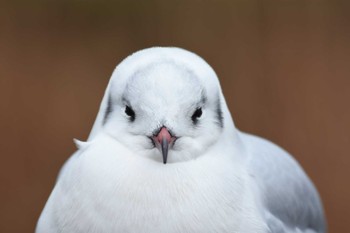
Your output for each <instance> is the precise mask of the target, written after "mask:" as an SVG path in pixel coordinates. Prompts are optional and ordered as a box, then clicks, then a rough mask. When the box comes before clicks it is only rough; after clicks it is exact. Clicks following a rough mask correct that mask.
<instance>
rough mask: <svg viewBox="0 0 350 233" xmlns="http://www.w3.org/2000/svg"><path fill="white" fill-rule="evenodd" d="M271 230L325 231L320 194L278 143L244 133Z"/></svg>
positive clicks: (251, 165)
mask: <svg viewBox="0 0 350 233" xmlns="http://www.w3.org/2000/svg"><path fill="white" fill-rule="evenodd" d="M241 136H242V137H243V140H242V141H243V142H244V143H245V147H246V150H247V153H248V154H249V156H250V157H249V161H248V163H249V164H248V165H249V169H250V175H251V176H252V177H253V178H254V180H255V182H256V185H257V187H258V190H259V192H260V196H261V198H262V202H263V205H264V206H263V207H264V210H263V212H264V215H265V216H264V217H265V220H266V222H267V224H268V226H269V228H270V232H271V233H279V232H286V233H289V232H290V233H292V232H295V233H297V232H300V233H325V232H326V223H325V218H324V214H323V208H322V204H321V201H320V198H319V195H318V193H317V191H316V189H315V187H314V185H313V184H312V182H311V181H310V179H309V178H308V177H307V175H306V174H305V172H304V171H303V170H302V168H301V167H300V165H299V164H298V163H297V162H296V161H295V160H294V159H293V158H292V157H291V156H290V155H289V154H288V153H287V152H286V151H284V150H283V149H281V148H280V147H278V146H276V145H275V144H273V143H271V142H269V141H267V140H265V139H262V138H259V137H256V136H252V135H249V134H244V133H242V134H241Z"/></svg>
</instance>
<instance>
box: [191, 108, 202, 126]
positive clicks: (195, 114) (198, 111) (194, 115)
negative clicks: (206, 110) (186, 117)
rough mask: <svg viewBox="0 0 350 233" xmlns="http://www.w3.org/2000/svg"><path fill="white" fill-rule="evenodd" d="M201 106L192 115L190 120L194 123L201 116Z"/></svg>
mask: <svg viewBox="0 0 350 233" xmlns="http://www.w3.org/2000/svg"><path fill="white" fill-rule="evenodd" d="M202 113H203V112H202V108H198V109H197V110H196V111H195V112H194V113H193V115H192V121H193V123H194V124H196V123H197V121H198V119H199V118H200V117H201V116H202Z"/></svg>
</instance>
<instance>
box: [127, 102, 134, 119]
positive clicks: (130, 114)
mask: <svg viewBox="0 0 350 233" xmlns="http://www.w3.org/2000/svg"><path fill="white" fill-rule="evenodd" d="M125 114H126V115H128V116H129V117H130V120H131V121H134V120H135V112H134V110H132V108H131V107H129V106H128V105H126V106H125Z"/></svg>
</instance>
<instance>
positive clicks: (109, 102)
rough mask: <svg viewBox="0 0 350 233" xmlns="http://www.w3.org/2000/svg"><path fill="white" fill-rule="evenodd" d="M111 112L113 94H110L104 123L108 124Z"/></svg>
mask: <svg viewBox="0 0 350 233" xmlns="http://www.w3.org/2000/svg"><path fill="white" fill-rule="evenodd" d="M111 112H112V98H111V96H109V97H108V102H107V108H106V112H105V116H104V117H103V125H104V124H106V121H107V118H108V116H109V114H110V113H111Z"/></svg>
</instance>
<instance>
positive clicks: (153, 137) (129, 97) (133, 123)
mask: <svg viewBox="0 0 350 233" xmlns="http://www.w3.org/2000/svg"><path fill="white" fill-rule="evenodd" d="M103 102H105V103H102V105H101V109H100V111H103V112H102V113H101V115H100V117H98V118H100V122H97V123H95V125H94V128H95V129H93V131H95V132H94V133H96V131H97V130H99V129H103V131H104V132H105V133H107V134H108V135H110V136H111V137H112V138H114V139H115V140H116V141H118V142H119V143H121V144H123V145H124V146H125V147H127V148H129V149H130V150H132V151H133V152H135V153H134V154H135V155H137V156H141V157H144V158H147V159H152V160H154V161H157V162H160V163H164V164H166V163H176V162H185V161H189V160H193V159H196V158H198V157H199V156H201V155H203V154H205V152H206V151H208V150H209V149H210V147H211V146H212V145H213V144H215V143H217V142H218V141H219V139H220V136H221V134H222V131H223V128H224V114H223V110H222V106H223V104H224V100H223V97H222V94H221V88H220V85H219V82H218V79H217V77H216V74H215V72H214V71H213V69H212V68H211V67H210V66H209V65H208V64H207V63H206V62H205V61H204V60H203V59H201V58H200V57H198V56H197V55H195V54H193V53H191V52H188V51H186V50H183V49H179V48H150V49H145V50H141V51H139V52H136V53H134V54H132V55H131V56H129V57H127V58H126V59H125V60H124V61H122V62H121V63H120V64H119V65H118V66H117V68H116V70H115V71H114V73H113V75H112V78H111V80H110V83H109V86H108V88H107V91H106V93H105V97H104V100H103ZM103 106H104V107H103ZM225 106H226V105H225ZM97 121H98V120H97ZM96 128H98V129H96ZM90 137H91V135H90Z"/></svg>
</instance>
